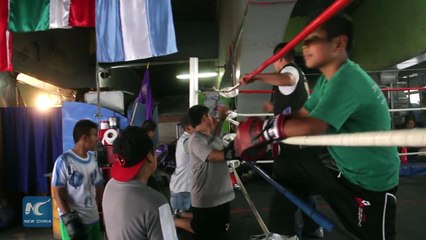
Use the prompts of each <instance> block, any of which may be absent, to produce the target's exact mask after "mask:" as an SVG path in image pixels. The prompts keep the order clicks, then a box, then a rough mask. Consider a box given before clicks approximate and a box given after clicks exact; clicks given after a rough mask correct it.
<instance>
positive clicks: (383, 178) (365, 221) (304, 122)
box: [235, 15, 399, 239]
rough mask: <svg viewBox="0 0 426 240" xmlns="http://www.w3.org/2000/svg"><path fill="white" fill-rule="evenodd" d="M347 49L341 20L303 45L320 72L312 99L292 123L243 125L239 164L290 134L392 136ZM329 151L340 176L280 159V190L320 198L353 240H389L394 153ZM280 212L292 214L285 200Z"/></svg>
mask: <svg viewBox="0 0 426 240" xmlns="http://www.w3.org/2000/svg"><path fill="white" fill-rule="evenodd" d="M351 48H352V23H351V21H350V20H349V19H348V18H347V17H345V16H343V15H338V16H335V17H333V18H331V19H330V20H329V21H327V22H326V23H325V24H324V25H322V26H321V27H319V28H318V29H316V30H315V31H314V32H313V33H311V34H309V36H308V37H307V38H306V39H305V41H304V43H303V46H302V50H303V56H304V59H305V62H306V66H307V67H308V68H317V69H319V70H320V71H321V72H322V76H321V77H320V78H319V80H318V82H317V84H316V86H315V89H314V91H313V94H312V95H311V97H310V98H309V99H308V101H307V102H306V104H305V106H304V108H302V109H301V110H299V111H298V112H297V113H296V114H294V116H292V118H287V117H285V116H283V115H280V116H277V117H276V118H274V119H270V120H266V121H267V122H265V123H264V122H263V121H260V120H258V119H257V120H256V119H249V120H248V121H246V122H244V123H241V124H240V126H239V129H238V134H237V138H236V140H235V148H236V150H237V153H240V154H242V156H243V158H244V155H245V154H247V155H248V154H250V153H253V152H254V151H253V147H259V144H265V143H266V142H270V141H272V140H277V139H283V138H286V137H291V136H305V135H318V134H325V133H355V132H369V131H386V130H390V127H391V124H390V116H389V110H388V106H387V102H386V99H385V97H384V95H383V94H382V92H381V90H380V88H379V87H378V85H377V84H376V83H375V82H374V81H373V80H372V79H371V78H370V76H369V75H368V74H367V73H366V72H365V71H364V70H362V69H361V68H360V67H359V66H358V65H357V64H355V63H354V62H352V61H351V60H349V58H348V53H349V52H350V50H351ZM253 138H255V139H254V140H253ZM247 139H248V140H247ZM250 139H251V140H250ZM248 150H251V151H248ZM328 150H329V152H330V154H331V156H332V157H333V159H334V160H335V161H336V165H337V168H338V171H333V170H330V169H328V168H326V167H325V166H324V165H323V164H322V163H321V162H320V161H316V160H315V159H312V158H303V157H300V158H298V159H303V160H300V161H294V160H292V159H286V160H287V161H284V162H285V164H286V167H283V168H282V169H284V170H283V171H284V172H283V173H282V174H281V175H282V176H285V178H286V179H285V185H286V186H287V187H288V188H290V189H292V190H293V191H294V192H295V193H296V194H298V195H302V194H304V193H306V192H314V193H318V194H319V195H321V196H322V197H323V198H324V199H325V200H326V201H327V203H328V204H329V205H330V207H331V208H332V209H333V210H334V212H335V213H336V215H337V216H338V217H339V219H340V221H341V222H342V224H343V225H344V226H345V228H346V229H347V230H348V231H349V232H350V233H352V234H354V235H355V236H357V237H358V238H361V239H395V218H396V197H395V193H396V189H397V185H398V180H399V179H398V172H399V158H398V153H397V150H396V147H335V146H330V147H328ZM284 157H285V156H284ZM283 207H288V208H289V209H296V207H294V206H293V205H292V204H291V203H290V202H289V201H287V204H286V206H283ZM289 229H290V230H291V229H292V228H289ZM294 234H295V233H294V232H288V233H287V235H289V236H291V235H294Z"/></svg>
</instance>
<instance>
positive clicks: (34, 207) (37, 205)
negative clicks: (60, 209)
mask: <svg viewBox="0 0 426 240" xmlns="http://www.w3.org/2000/svg"><path fill="white" fill-rule="evenodd" d="M48 202H50V198H49V199H48V200H47V201H45V202H36V203H34V205H33V204H32V203H30V202H28V203H27V206H25V214H26V215H28V214H30V213H31V211H32V212H33V214H34V215H36V216H41V215H43V213H42V212H40V210H39V209H40V207H41V206H43V205H44V204H46V203H48Z"/></svg>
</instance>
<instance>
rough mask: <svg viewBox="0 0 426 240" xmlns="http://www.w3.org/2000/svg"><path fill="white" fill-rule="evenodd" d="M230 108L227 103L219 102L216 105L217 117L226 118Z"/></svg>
mask: <svg viewBox="0 0 426 240" xmlns="http://www.w3.org/2000/svg"><path fill="white" fill-rule="evenodd" d="M229 110H230V108H229V107H227V106H225V105H221V104H218V105H217V106H216V114H217V117H218V118H219V120H225V119H226V117H227V116H228V111H229Z"/></svg>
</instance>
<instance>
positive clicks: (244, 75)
mask: <svg viewBox="0 0 426 240" xmlns="http://www.w3.org/2000/svg"><path fill="white" fill-rule="evenodd" d="M248 76H249V74H247V73H246V74H243V75H242V76H241V77H240V80H239V81H238V82H239V83H240V85H241V86H245V85H248V84H250V83H252V82H254V81H255V80H256V79H255V78H251V79H250V80H246V78H247V77H248Z"/></svg>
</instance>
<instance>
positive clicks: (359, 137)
mask: <svg viewBox="0 0 426 240" xmlns="http://www.w3.org/2000/svg"><path fill="white" fill-rule="evenodd" d="M350 2H351V1H350V0H337V1H335V2H334V3H333V4H332V5H331V6H330V7H329V8H327V9H326V10H325V11H324V12H323V13H321V14H320V15H319V16H318V17H317V18H316V19H314V20H313V21H312V22H311V23H310V24H309V25H308V26H306V27H305V28H304V29H303V30H302V31H301V32H300V33H299V34H298V35H296V37H295V38H293V39H292V40H291V41H290V42H289V43H287V45H286V46H285V47H284V48H283V49H281V50H280V51H279V52H278V53H277V54H275V55H274V56H272V57H271V58H269V59H267V60H266V61H265V62H263V63H262V64H261V65H260V66H259V67H258V68H257V69H256V70H254V71H253V72H252V73H251V74H249V75H248V76H247V77H246V79H245V80H246V81H247V80H250V79H251V78H253V77H254V76H255V75H256V74H258V73H260V72H262V71H263V70H264V69H265V68H266V67H267V66H269V65H271V64H272V63H273V62H275V61H276V60H277V59H279V58H280V57H282V56H284V55H285V54H286V53H287V52H288V51H289V50H290V49H292V48H294V47H295V46H296V45H297V44H298V43H300V42H301V41H302V40H303V39H304V38H305V37H307V36H308V35H309V34H310V33H311V32H312V31H314V30H315V29H316V28H317V27H319V26H320V25H321V24H323V23H324V22H325V21H327V20H328V19H329V18H331V17H332V16H333V15H335V14H336V13H338V12H339V11H340V10H342V9H343V8H344V7H346V6H347V5H348V4H349V3H350ZM197 64H198V62H197V59H193V60H192V61H191V60H190V71H191V74H190V76H191V77H190V107H191V106H193V105H195V104H198V94H199V93H200V91H199V89H198V79H197V74H198V66H197ZM239 86H240V84H236V85H234V86H232V87H227V88H223V89H215V88H214V89H213V92H217V93H218V94H220V95H221V96H223V97H225V98H233V97H236V96H237V95H239V94H271V93H273V91H271V90H239V89H238V88H239ZM381 90H382V91H383V92H393V91H410V90H417V91H424V90H426V88H425V87H420V88H384V89H381ZM424 110H426V107H425V108H423V107H421V108H401V109H390V110H389V112H390V113H393V112H408V111H424ZM254 116H255V117H269V116H273V114H270V113H238V112H236V111H229V112H228V116H227V118H226V120H227V121H228V122H230V123H231V124H232V125H235V126H238V125H239V122H238V121H236V120H234V119H235V118H237V117H254ZM282 143H285V144H290V145H305V146H398V147H403V148H406V147H426V129H413V130H391V131H383V132H362V133H351V134H329V135H320V136H298V137H290V138H287V139H285V140H282ZM420 154H425V155H426V152H425V153H423V152H410V153H407V152H403V153H400V157H401V160H402V159H403V157H404V156H405V157H406V156H411V155H420ZM272 162H273V160H260V161H256V163H254V162H245V161H239V160H233V161H230V162H228V166H229V167H230V169H231V170H232V172H233V173H234V175H235V178H236V181H237V183H238V184H239V185H240V186H241V191H242V193H243V195H244V197H245V199H246V201H247V203H248V204H249V206H250V209H251V210H252V212H253V214H254V216H255V218H256V220H257V222H258V223H259V226H260V228H261V229H262V231H263V234H262V235H257V236H253V238H252V239H274V238H273V236H272V235H271V233H270V232H269V230H268V228H267V226H266V224H265V223H264V221H263V220H262V218H261V216H260V214H259V212H258V211H257V209H256V207H255V205H254V203H253V201H252V200H251V198H250V196H249V194H248V192H247V190H246V188H245V187H244V185H243V183H242V181H241V179H240V177H239V175H238V173H237V171H236V168H237V167H238V166H240V164H246V165H247V166H250V168H251V169H253V170H254V171H255V172H256V173H258V174H259V175H260V176H261V177H262V178H264V179H265V180H266V181H267V182H268V183H269V184H270V185H271V186H272V187H273V188H274V189H275V190H277V191H278V192H280V193H281V194H282V195H283V196H285V197H286V198H288V199H289V200H290V201H291V202H292V203H294V204H295V205H296V206H297V207H299V208H300V209H301V210H302V211H303V212H304V213H305V214H306V215H307V216H309V217H310V218H311V219H312V220H313V221H315V222H316V223H317V224H318V225H320V226H321V227H323V229H324V230H325V231H327V232H333V233H334V234H336V235H337V236H340V237H341V238H342V239H353V236H352V235H351V234H349V233H348V232H346V231H345V230H343V229H341V228H340V227H338V226H336V225H335V224H334V223H333V222H332V221H330V220H329V219H327V218H326V217H325V216H324V215H322V214H321V213H320V212H318V211H317V210H315V209H313V208H311V207H310V206H309V205H308V204H306V203H305V202H303V201H302V200H301V199H299V198H298V197H297V196H296V195H294V194H293V193H291V192H289V191H287V190H286V189H285V188H284V187H282V186H281V185H280V184H278V183H277V182H276V181H275V180H274V179H272V178H271V177H270V176H269V175H268V174H266V173H265V172H264V171H263V170H262V169H261V168H260V167H259V166H257V165H256V164H259V163H272ZM416 168H417V170H410V168H404V170H403V171H400V174H401V172H404V171H405V172H408V173H411V172H420V173H423V172H424V173H426V165H425V166H423V167H418V166H417V167H416ZM408 175H409V174H408Z"/></svg>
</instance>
